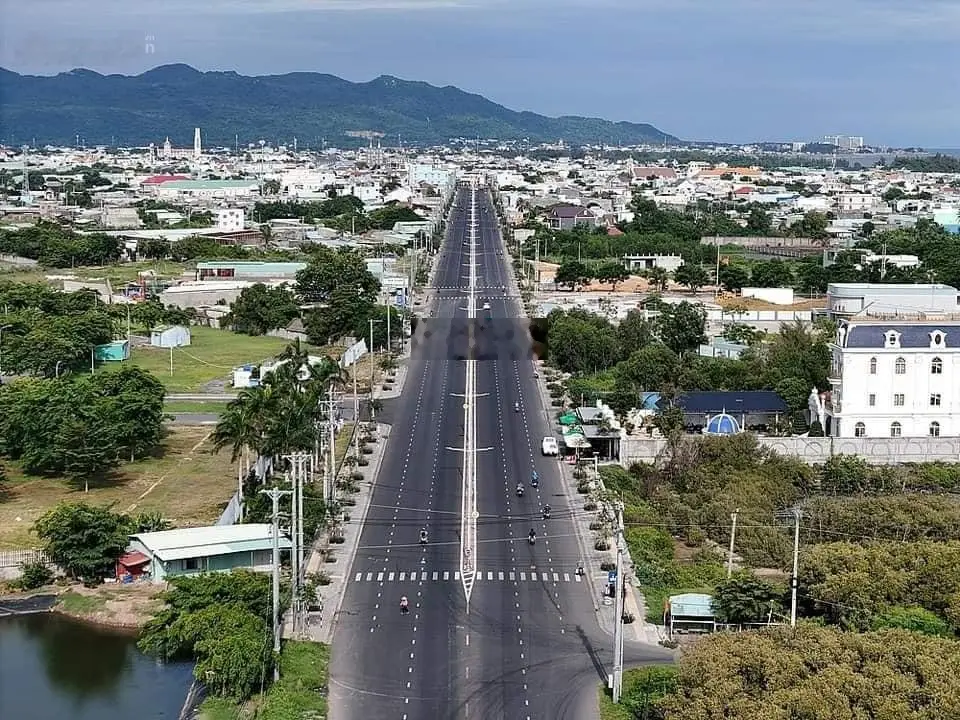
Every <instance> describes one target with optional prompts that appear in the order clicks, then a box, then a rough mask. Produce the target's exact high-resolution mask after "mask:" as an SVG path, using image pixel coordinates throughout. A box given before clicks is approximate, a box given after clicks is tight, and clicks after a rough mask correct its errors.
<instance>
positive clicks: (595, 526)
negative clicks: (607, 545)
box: [584, 508, 603, 530]
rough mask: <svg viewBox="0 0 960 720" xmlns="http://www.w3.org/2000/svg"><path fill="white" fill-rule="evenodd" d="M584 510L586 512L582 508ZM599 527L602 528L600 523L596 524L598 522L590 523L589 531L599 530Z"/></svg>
mask: <svg viewBox="0 0 960 720" xmlns="http://www.w3.org/2000/svg"><path fill="white" fill-rule="evenodd" d="M584 510H586V508H584ZM601 527H603V526H602V525H601V524H600V523H598V522H592V523H590V529H591V530H599V529H600V528H601Z"/></svg>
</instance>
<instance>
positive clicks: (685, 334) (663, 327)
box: [655, 301, 707, 357]
mask: <svg viewBox="0 0 960 720" xmlns="http://www.w3.org/2000/svg"><path fill="white" fill-rule="evenodd" d="M657 309H658V311H659V315H658V316H657V319H656V321H655V327H656V331H657V336H658V337H659V338H660V340H661V341H662V342H663V344H664V345H666V346H667V347H668V348H670V349H671V350H673V352H675V353H676V354H677V355H679V356H681V357H683V355H684V354H686V353H688V352H689V351H691V350H695V349H696V348H697V347H698V346H699V345H701V344H703V343H705V342H706V341H707V336H706V334H705V328H706V323H707V315H706V313H705V312H704V311H703V310H702V309H700V308H699V307H697V306H696V305H691V304H690V303H688V302H686V301H684V302H681V303H677V304H671V303H663V302H661V303H659V304H658V307H657Z"/></svg>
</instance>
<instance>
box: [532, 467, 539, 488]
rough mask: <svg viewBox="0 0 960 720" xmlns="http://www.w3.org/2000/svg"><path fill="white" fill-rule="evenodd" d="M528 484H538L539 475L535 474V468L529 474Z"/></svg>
mask: <svg viewBox="0 0 960 720" xmlns="http://www.w3.org/2000/svg"><path fill="white" fill-rule="evenodd" d="M530 484H531V485H533V486H534V487H536V486H537V485H539V484H540V476H539V475H537V471H536V470H534V471H533V473H531V475H530Z"/></svg>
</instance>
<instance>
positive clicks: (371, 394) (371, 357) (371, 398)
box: [370, 318, 382, 420]
mask: <svg viewBox="0 0 960 720" xmlns="http://www.w3.org/2000/svg"><path fill="white" fill-rule="evenodd" d="M378 322H382V321H381V320H374V319H373V318H370V419H371V420H373V419H374V417H375V414H374V413H375V411H374V409H373V365H374V357H373V326H374V324H375V323H378Z"/></svg>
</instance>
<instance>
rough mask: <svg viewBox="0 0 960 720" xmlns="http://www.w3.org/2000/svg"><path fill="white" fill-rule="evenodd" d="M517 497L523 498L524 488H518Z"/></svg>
mask: <svg viewBox="0 0 960 720" xmlns="http://www.w3.org/2000/svg"><path fill="white" fill-rule="evenodd" d="M517 497H523V488H522V487H518V488H517Z"/></svg>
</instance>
